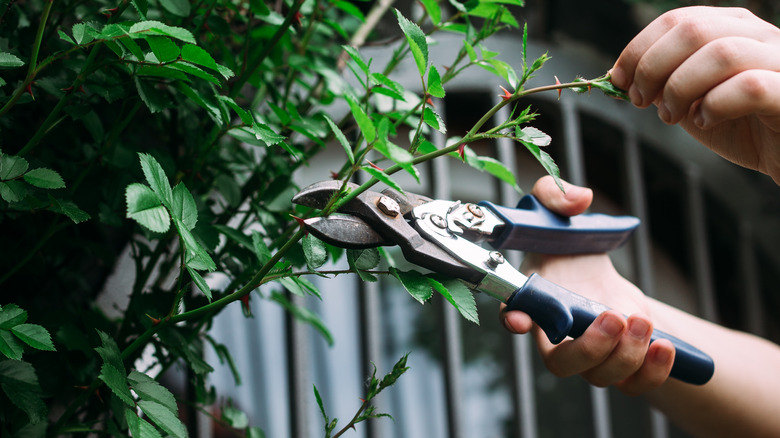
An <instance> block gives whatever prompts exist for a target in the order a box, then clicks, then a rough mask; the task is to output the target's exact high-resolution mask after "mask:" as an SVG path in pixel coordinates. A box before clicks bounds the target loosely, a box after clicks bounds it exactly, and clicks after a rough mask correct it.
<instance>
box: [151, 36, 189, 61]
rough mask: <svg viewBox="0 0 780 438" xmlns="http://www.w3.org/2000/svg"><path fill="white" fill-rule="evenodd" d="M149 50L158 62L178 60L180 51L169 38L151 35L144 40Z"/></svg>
mask: <svg viewBox="0 0 780 438" xmlns="http://www.w3.org/2000/svg"><path fill="white" fill-rule="evenodd" d="M146 42H147V43H149V48H150V49H152V53H154V56H155V57H156V58H157V60H158V61H159V62H171V61H175V60H176V59H178V58H179V55H180V54H181V49H180V48H179V46H178V45H177V44H176V43H174V42H173V40H171V39H170V38H169V37H165V36H158V35H151V36H148V37H147V38H146Z"/></svg>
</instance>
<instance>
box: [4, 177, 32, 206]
mask: <svg viewBox="0 0 780 438" xmlns="http://www.w3.org/2000/svg"><path fill="white" fill-rule="evenodd" d="M25 196H27V188H25V186H24V184H22V183H21V182H19V181H5V182H0V198H3V199H4V200H5V201H6V202H8V203H13V202H19V201H21V200H22V199H24V198H25Z"/></svg>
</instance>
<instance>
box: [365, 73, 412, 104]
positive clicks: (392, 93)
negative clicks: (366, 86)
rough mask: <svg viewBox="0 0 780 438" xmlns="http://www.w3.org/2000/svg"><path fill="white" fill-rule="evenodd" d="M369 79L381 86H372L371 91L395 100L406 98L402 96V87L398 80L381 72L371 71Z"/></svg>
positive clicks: (404, 100)
mask: <svg viewBox="0 0 780 438" xmlns="http://www.w3.org/2000/svg"><path fill="white" fill-rule="evenodd" d="M371 80H372V81H373V82H374V83H376V84H377V85H381V86H382V87H379V88H374V89H373V91H374V92H375V93H379V94H382V95H385V96H388V97H391V98H393V99H395V100H400V101H402V102H406V99H405V98H404V87H403V86H402V85H401V84H399V83H398V82H396V81H394V80H392V79H390V78H388V77H387V76H385V75H383V74H382V73H371Z"/></svg>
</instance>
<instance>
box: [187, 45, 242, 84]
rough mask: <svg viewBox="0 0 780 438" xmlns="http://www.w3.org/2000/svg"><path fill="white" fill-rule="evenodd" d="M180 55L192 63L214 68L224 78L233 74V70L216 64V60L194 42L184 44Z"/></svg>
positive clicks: (228, 77)
mask: <svg viewBox="0 0 780 438" xmlns="http://www.w3.org/2000/svg"><path fill="white" fill-rule="evenodd" d="M181 57H182V59H183V60H185V61H189V62H191V63H193V64H197V65H202V66H203V67H206V68H210V69H212V70H216V71H217V72H219V74H221V75H222V76H223V77H224V78H225V79H230V78H231V77H232V76H233V72H232V71H230V69H227V68H226V67H223V66H220V65H218V64H217V62H216V61H214V58H212V57H211V55H210V54H209V52H207V51H205V50H204V49H202V48H200V47H198V46H196V45H194V44H185V45H184V47H182V48H181Z"/></svg>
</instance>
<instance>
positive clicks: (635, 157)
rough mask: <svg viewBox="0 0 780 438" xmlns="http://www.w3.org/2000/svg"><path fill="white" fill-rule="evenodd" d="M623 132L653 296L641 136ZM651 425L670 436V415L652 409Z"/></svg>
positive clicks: (641, 282)
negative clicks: (640, 146)
mask: <svg viewBox="0 0 780 438" xmlns="http://www.w3.org/2000/svg"><path fill="white" fill-rule="evenodd" d="M623 135H624V146H623V147H624V149H625V166H626V177H627V179H628V197H629V205H630V208H631V214H633V215H634V216H636V217H638V218H639V219H640V220H641V221H642V226H640V227H639V229H637V230H636V231H635V232H634V257H635V258H636V269H637V285H638V286H639V288H640V289H641V290H642V291H643V292H644V293H645V294H646V295H648V296H650V297H653V296H655V285H654V282H653V259H652V253H651V247H650V225H649V217H648V214H647V198H646V197H645V184H644V179H643V173H642V158H641V156H640V151H639V138H638V136H637V133H636V131H634V130H633V129H627V130H625V131H623ZM650 424H651V427H652V434H653V438H668V437H669V423H668V421H667V420H666V417H665V416H664V415H663V414H661V413H660V412H659V411H658V410H657V409H654V408H650Z"/></svg>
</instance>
